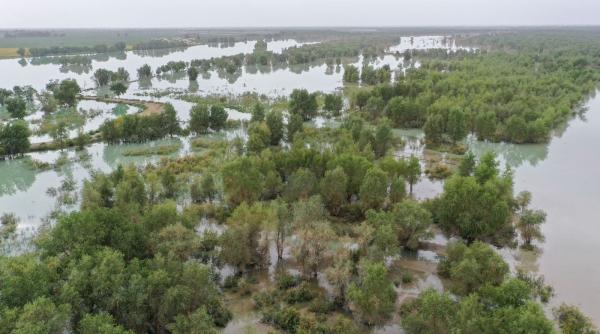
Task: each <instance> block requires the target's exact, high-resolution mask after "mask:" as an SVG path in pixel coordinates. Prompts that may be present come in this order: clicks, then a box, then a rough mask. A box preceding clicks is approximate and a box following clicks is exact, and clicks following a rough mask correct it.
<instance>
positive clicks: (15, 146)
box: [0, 121, 31, 157]
mask: <svg viewBox="0 0 600 334" xmlns="http://www.w3.org/2000/svg"><path fill="white" fill-rule="evenodd" d="M29 135H30V131H29V128H28V127H27V123H26V122H24V121H15V122H11V123H8V124H7V125H5V126H3V127H2V126H1V125H0V149H1V151H0V153H2V154H3V155H5V156H8V157H14V156H19V155H23V153H25V152H27V151H28V150H29V147H30V146H31V144H30V143H29Z"/></svg>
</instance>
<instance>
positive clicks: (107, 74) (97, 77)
mask: <svg viewBox="0 0 600 334" xmlns="http://www.w3.org/2000/svg"><path fill="white" fill-rule="evenodd" d="M112 76H113V73H112V72H111V71H109V70H107V69H104V68H99V69H97V70H96V72H94V81H96V85H98V87H100V86H106V85H108V83H109V82H110V81H111V79H112Z"/></svg>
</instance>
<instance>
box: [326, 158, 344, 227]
mask: <svg viewBox="0 0 600 334" xmlns="http://www.w3.org/2000/svg"><path fill="white" fill-rule="evenodd" d="M347 188H348V177H347V176H346V173H344V170H343V169H342V168H341V167H337V168H335V169H333V170H328V171H327V172H325V177H324V178H323V179H322V180H321V196H323V200H324V202H325V205H326V206H327V208H328V209H329V212H331V214H332V215H338V214H339V213H340V209H341V208H342V206H344V205H345V204H346V203H347V196H348V195H347Z"/></svg>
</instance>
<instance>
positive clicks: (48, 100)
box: [38, 91, 58, 113]
mask: <svg viewBox="0 0 600 334" xmlns="http://www.w3.org/2000/svg"><path fill="white" fill-rule="evenodd" d="M38 99H39V100H40V103H41V104H42V110H43V111H44V112H45V113H53V112H55V111H56V109H57V108H58V101H57V100H56V99H55V98H54V94H52V93H51V92H48V91H45V92H43V93H42V94H40V96H39V98H38Z"/></svg>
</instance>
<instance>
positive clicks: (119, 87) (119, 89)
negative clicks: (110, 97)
mask: <svg viewBox="0 0 600 334" xmlns="http://www.w3.org/2000/svg"><path fill="white" fill-rule="evenodd" d="M127 88H128V87H127V85H125V84H124V83H123V82H122V81H117V82H114V83H112V84H111V85H110V90H111V92H113V93H114V94H115V95H116V96H121V95H123V94H125V93H126V92H127Z"/></svg>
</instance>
